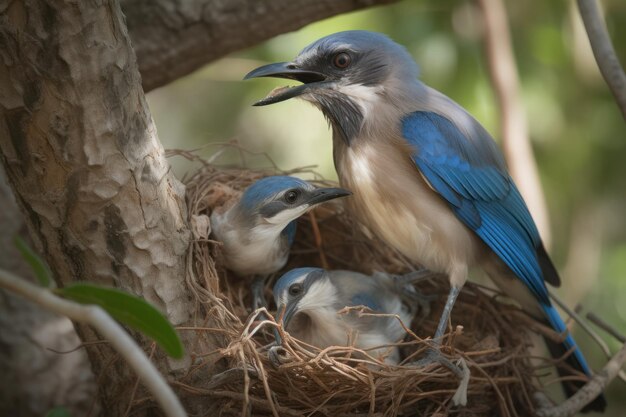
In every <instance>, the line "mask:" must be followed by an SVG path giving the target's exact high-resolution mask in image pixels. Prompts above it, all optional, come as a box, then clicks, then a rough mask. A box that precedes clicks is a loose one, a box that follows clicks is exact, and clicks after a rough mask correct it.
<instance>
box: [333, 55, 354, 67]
mask: <svg viewBox="0 0 626 417" xmlns="http://www.w3.org/2000/svg"><path fill="white" fill-rule="evenodd" d="M351 62H352V58H351V57H350V55H348V54H347V53H346V52H339V53H338V54H337V55H335V57H334V58H333V65H334V66H336V67H337V68H340V69H344V68H348V66H349V65H350V63H351Z"/></svg>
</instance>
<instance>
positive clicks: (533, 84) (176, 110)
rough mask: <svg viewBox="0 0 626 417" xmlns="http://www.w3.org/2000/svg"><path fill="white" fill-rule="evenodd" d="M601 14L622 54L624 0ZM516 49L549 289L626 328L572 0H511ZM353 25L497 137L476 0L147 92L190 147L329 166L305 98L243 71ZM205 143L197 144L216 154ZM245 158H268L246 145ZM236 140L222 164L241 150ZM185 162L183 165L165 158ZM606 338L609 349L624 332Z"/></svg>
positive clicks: (358, 20)
mask: <svg viewBox="0 0 626 417" xmlns="http://www.w3.org/2000/svg"><path fill="white" fill-rule="evenodd" d="M602 4H603V6H604V10H605V14H606V19H607V25H608V27H609V31H610V33H611V36H612V39H613V41H614V43H615V47H616V49H617V53H618V55H619V56H620V58H621V61H622V63H626V1H624V0H604V1H603V2H602ZM506 6H507V9H508V14H509V18H510V26H511V31H512V37H513V43H514V45H513V46H514V53H515V56H516V59H517V64H518V70H519V73H520V78H521V89H522V94H523V100H524V104H525V107H526V111H527V114H528V122H529V130H530V134H531V138H532V142H533V146H534V150H535V155H536V158H537V163H538V165H539V169H540V174H541V179H542V182H543V186H544V191H545V193H546V199H547V203H548V206H549V210H550V218H551V230H552V235H553V244H552V247H551V249H550V252H551V254H552V256H553V259H554V261H555V263H556V265H557V266H558V267H559V269H560V271H561V273H562V279H563V285H562V287H561V288H560V289H559V290H558V291H557V292H558V293H559V294H560V295H561V297H562V298H564V299H565V300H566V301H567V302H568V303H569V305H576V304H577V303H582V305H583V307H584V309H583V312H587V311H594V312H596V313H597V314H598V315H600V316H601V317H602V318H604V319H605V320H606V321H607V322H608V323H610V324H611V325H613V326H614V327H615V328H617V329H618V330H619V331H621V333H623V334H626V129H625V123H624V120H623V119H622V116H621V115H620V113H619V110H618V109H617V106H616V104H615V103H614V101H613V98H612V96H611V95H610V93H609V92H608V90H607V87H606V86H605V84H604V81H603V79H602V77H601V75H600V73H599V71H598V70H597V67H596V63H595V61H594V58H593V55H592V53H591V50H590V47H589V42H588V40H587V36H586V33H585V31H584V28H583V26H582V23H581V21H580V18H579V16H578V9H577V8H576V5H575V2H574V1H565V0H553V1H525V2H521V1H508V2H507V3H506ZM349 29H367V30H373V31H379V32H384V33H387V34H388V35H390V36H391V37H392V38H393V39H395V40H396V41H397V42H399V43H401V44H403V45H405V46H406V47H407V48H408V50H409V52H410V53H411V54H412V55H413V56H414V57H415V59H416V61H417V62H418V64H419V65H420V68H421V78H422V80H423V81H424V82H426V83H427V84H429V85H431V86H432V87H434V88H436V89H438V90H440V91H443V92H444V93H445V94H447V95H448V96H450V97H452V98H453V99H454V100H456V101H457V102H459V103H460V104H461V105H463V106H464V107H465V108H467V109H468V110H469V111H470V113H472V114H473V115H474V116H475V117H476V118H477V119H478V120H479V121H480V122H482V123H483V125H484V126H485V127H486V128H487V129H488V130H489V131H490V132H491V133H492V134H493V135H494V137H496V138H497V137H498V132H499V130H498V129H499V125H498V120H499V112H498V108H497V106H496V103H495V99H494V94H493V91H492V88H491V86H490V83H489V79H488V73H487V67H486V63H485V60H484V55H483V44H482V42H481V36H482V32H481V20H480V16H479V11H478V9H477V8H476V7H475V3H473V2H471V1H451V0H445V1H436V0H428V1H426V0H424V1H403V2H400V3H398V4H395V5H391V6H385V7H378V8H374V9H369V10H366V11H362V12H355V13H350V14H346V15H342V16H338V17H335V18H331V19H327V20H324V21H321V22H317V23H315V24H312V25H309V26H307V27H305V28H303V29H302V30H299V31H297V32H294V33H289V34H286V35H282V36H279V37H277V38H274V39H272V40H271V41H268V42H265V43H263V44H262V45H260V46H258V47H255V48H252V49H248V50H246V51H242V52H240V53H236V54H232V55H230V56H228V57H226V58H224V59H222V60H220V61H217V62H214V63H212V64H211V65H208V66H206V67H205V68H203V69H201V70H200V71H197V72H195V73H194V74H192V75H190V76H188V77H185V78H183V79H180V80H178V81H176V82H174V83H172V84H170V85H168V86H166V87H163V88H161V89H159V90H156V91H154V92H151V93H150V94H149V95H148V100H149V104H150V108H151V110H152V113H153V117H154V119H155V121H156V124H157V127H158V130H159V136H160V138H161V140H162V141H163V143H164V145H165V147H166V148H183V149H195V148H200V147H205V146H206V145H207V144H211V143H224V142H229V141H236V142H237V143H238V144H240V145H241V146H242V147H244V148H245V149H247V150H250V151H252V152H258V153H267V154H268V155H269V156H270V157H271V158H272V159H273V160H274V161H275V162H276V163H277V164H278V166H279V167H280V168H282V169H290V168H296V167H301V166H305V165H306V166H308V165H316V166H317V171H319V172H320V173H322V174H323V175H324V176H325V177H327V178H336V174H335V172H334V167H333V165H332V157H331V139H330V131H329V129H328V126H327V125H326V122H325V120H324V118H323V116H322V114H321V113H320V112H319V111H318V110H316V109H315V108H313V107H312V106H310V105H308V104H306V103H305V102H303V101H297V100H290V101H288V102H285V103H281V104H277V105H273V106H268V107H260V108H259V107H251V106H250V104H251V103H253V102H254V101H255V100H257V99H259V98H262V97H264V96H265V94H266V93H267V92H268V91H269V90H270V89H272V88H273V87H276V86H279V85H284V81H283V82H282V83H281V81H280V80H271V79H259V80H253V81H248V82H243V81H241V79H242V77H243V76H244V75H245V74H246V73H247V72H248V71H249V70H251V69H253V68H255V67H257V66H259V65H262V64H265V63H269V62H275V61H286V60H290V59H291V58H292V57H294V56H295V55H296V54H297V53H298V51H299V50H300V49H302V48H303V47H304V46H306V45H307V44H309V43H310V42H312V41H314V40H316V39H318V38H320V37H322V36H324V35H327V34H329V33H333V32H338V31H341V30H349ZM217 149H218V148H217V147H216V146H206V147H205V148H203V149H202V150H201V151H200V153H201V154H202V155H205V156H209V155H212V154H213V153H214V152H215V151H216V150H217ZM244 157H245V163H246V164H247V165H248V166H253V167H260V166H268V165H269V164H268V161H267V159H266V158H265V157H263V156H259V155H256V156H255V155H252V154H246V155H244ZM240 158H241V156H240V154H239V153H238V152H236V151H235V150H232V151H228V152H226V153H225V154H224V155H223V156H222V157H221V158H220V160H219V162H221V163H233V162H237V163H240V162H241V159H240ZM171 162H172V164H173V165H174V169H175V170H176V171H177V173H178V174H179V175H182V174H183V173H184V172H186V171H187V170H189V169H192V167H191V166H190V164H189V163H188V162H186V161H184V160H182V159H181V158H174V159H172V161H171ZM600 334H602V335H603V336H605V337H606V340H607V341H608V343H609V346H610V347H611V349H612V350H613V352H614V351H615V350H616V349H618V347H619V343H618V342H617V341H615V340H614V339H612V338H610V337H608V336H607V335H606V334H604V333H602V331H600ZM575 336H576V338H577V340H578V341H579V342H580V344H581V345H582V349H583V351H584V352H585V354H586V356H587V357H588V358H589V360H590V362H591V364H592V366H593V367H594V368H595V369H598V368H599V367H601V366H602V364H603V363H604V362H605V360H606V358H605V357H604V355H603V354H602V352H601V351H600V349H599V348H598V347H597V346H596V345H595V344H593V342H591V341H590V339H589V337H587V336H586V335H585V334H584V333H583V332H581V331H580V330H578V329H577V330H575ZM609 397H610V398H609V409H608V412H607V413H606V414H605V415H607V416H624V415H626V384H625V383H623V382H621V381H619V380H615V381H614V382H613V383H612V385H611V387H610V390H609Z"/></svg>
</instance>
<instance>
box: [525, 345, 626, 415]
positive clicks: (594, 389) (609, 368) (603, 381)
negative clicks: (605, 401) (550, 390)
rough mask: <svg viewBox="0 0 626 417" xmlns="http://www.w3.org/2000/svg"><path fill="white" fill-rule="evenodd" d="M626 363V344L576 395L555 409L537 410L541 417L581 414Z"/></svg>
mask: <svg viewBox="0 0 626 417" xmlns="http://www.w3.org/2000/svg"><path fill="white" fill-rule="evenodd" d="M624 362H626V344H624V345H623V346H622V348H621V349H620V350H619V351H618V352H617V353H616V354H615V356H613V358H612V359H611V360H610V361H609V362H607V364H606V365H605V366H604V368H603V369H602V371H600V372H599V373H597V374H595V375H594V376H593V378H591V380H590V381H589V382H587V383H586V384H585V385H584V386H583V387H582V388H581V389H579V390H578V391H576V394H574V395H573V396H571V397H570V398H568V399H567V400H565V401H564V402H562V403H561V404H559V405H556V406H554V407H546V408H541V409H539V410H537V415H539V416H540V417H570V416H573V415H575V414H576V413H579V412H580V411H581V410H582V409H583V408H584V407H585V406H586V405H587V404H589V403H590V402H591V401H593V399H594V398H596V397H597V396H598V395H600V394H601V393H602V392H603V391H604V389H605V388H606V386H607V385H608V384H609V383H610V382H611V381H612V380H613V379H615V377H616V376H617V374H618V373H619V371H620V370H621V368H622V365H624Z"/></svg>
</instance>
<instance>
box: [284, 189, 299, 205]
mask: <svg viewBox="0 0 626 417" xmlns="http://www.w3.org/2000/svg"><path fill="white" fill-rule="evenodd" d="M299 195H300V192H299V191H298V190H289V191H287V192H286V193H285V196H284V199H285V201H286V202H287V203H289V204H293V203H295V202H296V200H297V199H298V196H299Z"/></svg>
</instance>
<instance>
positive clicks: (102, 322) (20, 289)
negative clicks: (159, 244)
mask: <svg viewBox="0 0 626 417" xmlns="http://www.w3.org/2000/svg"><path fill="white" fill-rule="evenodd" d="M0 287H3V288H6V289H8V290H10V291H12V292H14V293H16V294H19V295H20V296H22V297H24V298H26V299H27V300H29V301H32V302H34V303H36V304H39V305H40V306H42V307H44V308H46V309H47V310H50V311H52V312H55V313H58V314H62V315H65V316H67V317H69V318H70V319H72V320H74V321H76V322H80V323H86V324H89V325H91V326H93V327H94V328H95V329H96V330H97V331H98V332H99V333H100V334H102V335H103V336H104V337H105V338H106V339H108V341H109V342H110V343H111V345H112V346H113V347H114V348H115V349H116V350H117V352H118V353H119V354H120V355H122V357H124V359H126V361H127V362H128V364H129V365H130V366H131V367H132V368H133V370H134V371H135V372H136V373H137V375H138V376H139V378H141V380H142V381H143V383H144V384H145V385H146V386H147V387H148V389H149V390H150V391H151V392H152V394H153V395H154V398H155V399H156V401H157V402H158V403H159V404H160V405H161V407H162V408H163V411H164V412H165V414H166V415H167V416H168V417H186V416H187V413H186V412H185V410H184V409H183V406H182V405H181V403H180V401H179V400H178V397H176V395H175V394H174V391H172V389H171V388H170V386H169V385H167V383H166V382H165V379H164V378H163V376H162V375H161V374H160V373H159V371H158V370H157V369H156V368H155V366H154V365H153V364H152V362H150V360H149V359H148V358H147V357H146V354H145V353H144V352H143V351H142V350H141V348H140V347H139V346H138V345H137V343H136V342H135V341H134V340H133V339H132V338H131V337H130V336H129V335H128V333H126V331H125V330H124V329H123V328H122V326H120V325H119V324H118V323H117V322H116V321H115V320H113V319H112V318H111V317H110V316H109V315H108V314H107V313H106V312H105V311H104V310H103V309H102V308H100V307H99V306H95V305H81V304H78V303H75V302H73V301H69V300H65V299H63V298H60V297H57V296H56V295H54V294H53V293H52V292H51V291H50V290H48V289H46V288H43V287H38V286H36V285H33V284H31V283H29V282H27V281H25V280H24V279H22V278H19V277H17V276H15V275H14V274H12V273H11V272H9V271H5V270H3V269H0Z"/></svg>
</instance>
